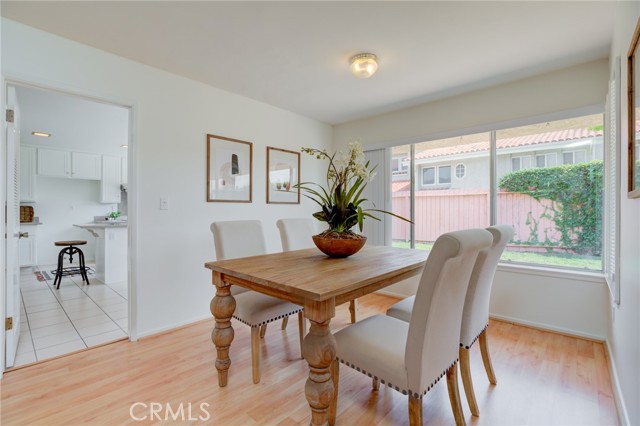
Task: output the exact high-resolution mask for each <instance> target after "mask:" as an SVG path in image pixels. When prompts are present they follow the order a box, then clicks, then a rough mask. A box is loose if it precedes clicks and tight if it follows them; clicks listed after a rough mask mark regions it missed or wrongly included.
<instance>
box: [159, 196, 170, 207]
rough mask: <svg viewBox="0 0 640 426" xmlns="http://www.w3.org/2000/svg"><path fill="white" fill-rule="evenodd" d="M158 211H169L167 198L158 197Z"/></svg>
mask: <svg viewBox="0 0 640 426" xmlns="http://www.w3.org/2000/svg"><path fill="white" fill-rule="evenodd" d="M160 210H169V198H167V197H160Z"/></svg>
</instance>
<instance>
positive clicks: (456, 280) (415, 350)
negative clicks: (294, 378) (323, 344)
mask: <svg viewBox="0 0 640 426" xmlns="http://www.w3.org/2000/svg"><path fill="white" fill-rule="evenodd" d="M491 241H492V238H491V234H490V233H489V232H488V231H486V230H484V229H471V230H466V231H457V232H450V233H447V234H443V235H441V236H440V237H439V238H438V239H437V240H436V242H435V244H434V245H433V249H432V250H431V253H429V257H428V258H427V263H426V265H425V267H424V270H423V273H422V277H421V279H420V284H419V285H418V291H417V293H416V296H415V297H416V304H415V306H416V308H415V309H414V310H413V312H412V313H411V320H410V321H409V322H405V321H402V320H399V319H397V318H393V317H390V316H385V315H375V316H373V317H369V318H366V319H364V320H362V321H360V322H358V323H356V324H352V325H350V326H348V327H346V328H344V329H342V330H340V331H338V332H337V333H336V334H335V339H336V343H337V356H336V361H334V362H333V364H332V378H333V380H334V388H335V392H334V400H333V401H332V403H331V405H330V407H329V424H334V423H335V417H336V411H337V400H338V399H337V395H338V381H339V362H342V363H343V364H346V365H348V366H350V367H352V368H355V369H356V370H358V371H360V372H362V373H364V374H367V375H368V376H370V377H373V379H374V389H377V387H378V386H379V382H382V383H386V384H387V386H389V387H391V388H393V389H395V390H397V391H399V392H402V393H403V394H405V395H409V423H410V424H411V425H412V426H413V425H421V424H422V398H423V396H424V395H425V394H426V393H427V391H429V390H430V389H431V388H432V387H433V386H434V385H435V384H436V383H437V382H438V380H440V378H442V377H443V376H444V375H445V374H446V376H447V387H448V389H449V399H450V402H451V408H452V410H453V414H454V418H455V421H456V424H457V425H462V424H465V421H464V415H463V413H462V407H461V406H460V395H459V392H458V377H457V364H458V347H459V343H460V338H459V337H460V333H459V330H460V324H461V322H462V309H463V306H464V300H465V296H466V294H467V286H468V284H469V277H470V276H471V271H472V270H473V266H474V264H475V262H476V258H477V256H478V252H479V251H480V250H483V249H484V248H486V247H489V245H490V244H491ZM338 361H339V362H338Z"/></svg>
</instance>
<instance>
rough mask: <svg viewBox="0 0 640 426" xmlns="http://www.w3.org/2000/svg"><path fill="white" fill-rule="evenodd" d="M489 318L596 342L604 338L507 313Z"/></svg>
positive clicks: (604, 339) (492, 315) (491, 315)
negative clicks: (510, 315)
mask: <svg viewBox="0 0 640 426" xmlns="http://www.w3.org/2000/svg"><path fill="white" fill-rule="evenodd" d="M489 318H493V319H496V320H499V321H505V322H511V323H514V324H519V325H524V326H527V327H532V328H537V329H540V330H544V331H553V332H554V333H560V334H566V335H567V336H572V337H580V338H582V339H589V340H593V341H596V342H601V343H604V342H605V341H606V338H605V337H604V336H598V335H596V334H590V333H583V332H582V331H577V330H572V329H570V328H563V327H556V326H553V325H549V324H543V323H539V322H535V321H527V320H523V319H520V318H513V317H509V316H507V315H499V314H492V313H489Z"/></svg>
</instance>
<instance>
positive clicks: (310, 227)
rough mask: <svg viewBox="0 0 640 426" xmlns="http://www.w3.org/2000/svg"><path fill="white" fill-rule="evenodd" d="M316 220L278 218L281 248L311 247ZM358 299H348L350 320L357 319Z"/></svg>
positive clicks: (284, 249)
mask: <svg viewBox="0 0 640 426" xmlns="http://www.w3.org/2000/svg"><path fill="white" fill-rule="evenodd" d="M317 223H318V221H317V220H315V219H311V218H292V219H279V220H278V221H277V222H276V226H277V227H278V229H279V230H280V239H281V240H282V250H283V251H291V250H302V249H306V248H313V247H315V244H314V243H313V240H312V239H311V237H312V236H313V235H316V234H317V233H318V227H317ZM357 311H358V299H355V300H351V301H349V312H350V314H351V322H352V323H354V322H356V321H357Z"/></svg>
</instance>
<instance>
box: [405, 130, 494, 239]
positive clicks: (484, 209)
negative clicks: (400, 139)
mask: <svg viewBox="0 0 640 426" xmlns="http://www.w3.org/2000/svg"><path fill="white" fill-rule="evenodd" d="M489 138H490V134H489V133H481V134H475V135H467V136H463V137H456V138H449V139H441V140H435V141H429V142H424V143H419V144H416V145H415V158H414V160H415V167H416V171H420V170H424V169H425V168H429V169H430V170H434V167H435V168H437V181H438V183H439V184H443V185H445V186H441V185H436V186H427V185H422V182H420V180H418V182H416V188H415V246H416V248H417V249H427V250H429V249H431V246H432V244H433V242H434V241H435V240H436V239H437V238H438V237H439V236H440V235H442V234H444V233H446V232H450V231H458V230H461V229H468V228H485V227H487V226H489ZM458 164H464V168H465V174H466V176H465V178H464V179H452V176H451V175H452V172H453V171H452V168H453V165H458ZM418 176H419V175H418ZM394 232H395V228H394ZM401 238H402V235H398V236H396V235H394V237H393V239H394V240H395V241H398V240H400V239H401Z"/></svg>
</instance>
